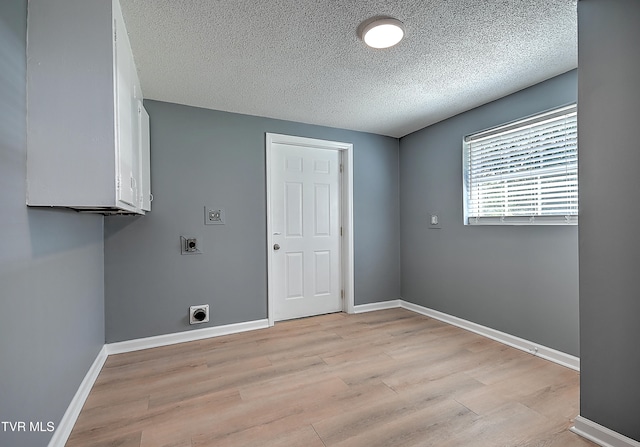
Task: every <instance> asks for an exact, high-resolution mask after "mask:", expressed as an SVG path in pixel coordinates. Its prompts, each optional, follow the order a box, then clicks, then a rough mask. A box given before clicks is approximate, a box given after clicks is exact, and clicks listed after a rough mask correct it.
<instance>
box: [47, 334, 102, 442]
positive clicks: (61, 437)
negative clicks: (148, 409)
mask: <svg viewBox="0 0 640 447" xmlns="http://www.w3.org/2000/svg"><path fill="white" fill-rule="evenodd" d="M107 356H108V355H107V349H106V346H103V347H102V349H101V350H100V352H98V356H97V357H96V359H95V360H94V361H93V364H92V365H91V367H90V368H89V371H87V374H86V375H85V376H84V379H83V380H82V382H81V383H80V386H79V387H78V391H76V394H75V396H73V399H71V403H70V404H69V406H68V407H67V411H65V412H64V415H63V416H62V419H61V420H60V423H58V426H57V427H56V430H55V432H54V433H53V436H52V437H51V440H50V441H49V447H64V445H65V444H66V443H67V439H69V435H70V434H71V430H73V426H74V425H75V423H76V420H77V419H78V415H79V414H80V410H82V406H83V405H84V403H85V401H86V400H87V397H88V396H89V392H91V388H92V387H93V384H94V383H95V381H96V379H97V378H98V374H100V370H101V369H102V366H103V365H104V362H105V361H106V360H107Z"/></svg>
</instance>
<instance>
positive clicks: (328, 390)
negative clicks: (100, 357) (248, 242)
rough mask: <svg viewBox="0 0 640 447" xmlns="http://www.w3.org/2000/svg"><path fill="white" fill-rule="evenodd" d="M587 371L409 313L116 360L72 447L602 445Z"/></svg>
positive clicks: (330, 321) (334, 320)
mask: <svg viewBox="0 0 640 447" xmlns="http://www.w3.org/2000/svg"><path fill="white" fill-rule="evenodd" d="M579 380H580V377H579V374H578V373H577V372H575V371H572V370H570V369H567V368H565V367H562V366H559V365H556V364H554V363H551V362H548V361H546V360H542V359H540V358H538V357H534V356H532V355H530V354H527V353H525V352H522V351H519V350H516V349H513V348H510V347H507V346H505V345H503V344H500V343H497V342H494V341H492V340H489V339H487V338H484V337H481V336H479V335H476V334H473V333H471V332H467V331H465V330H462V329H459V328H456V327H454V326H450V325H447V324H445V323H442V322H439V321H437V320H434V319H430V318H427V317H424V316H421V315H417V314H415V313H412V312H410V311H407V310H403V309H390V310H383V311H378V312H371V313H366V314H359V315H346V314H342V313H338V314H331V315H323V316H318V317H312V318H306V319H301V320H295V321H287V322H282V323H277V324H276V325H275V326H274V327H273V328H269V329H263V330H259V331H253V332H245V333H242V334H235V335H229V336H224V337H218V338H212V339H208V340H202V341H196V342H190V343H183V344H178V345H172V346H167V347H162V348H155V349H148V350H144V351H138V352H131V353H126V354H119V355H113V356H110V357H109V358H108V359H107V362H106V363H105V365H104V367H103V369H102V371H101V373H100V375H99V377H98V379H97V381H96V383H95V385H94V387H93V389H92V391H91V393H90V395H89V397H88V399H87V401H86V403H85V405H84V408H83V409H82V412H81V413H80V416H79V418H78V421H77V423H76V425H75V427H74V429H73V432H72V433H71V436H70V438H69V441H68V442H67V446H68V447H78V446H81V447H107V446H109V447H169V446H171V447H204V446H216V447H225V446H233V447H244V446H260V447H276V446H278V447H297V446H301V447H333V446H336V447H347V446H349V447H356V446H357V447H376V446H380V447H396V446H398V447H400V446H421V447H422V446H438V447H452V446H474V447H475V446H491V447H495V446H539V447H542V446H557V447H572V446H595V444H593V443H591V442H589V441H587V440H585V439H583V438H581V437H579V436H577V435H575V434H573V433H571V432H570V431H569V430H568V428H569V427H570V426H571V425H572V419H573V418H574V417H576V416H577V414H578V399H579Z"/></svg>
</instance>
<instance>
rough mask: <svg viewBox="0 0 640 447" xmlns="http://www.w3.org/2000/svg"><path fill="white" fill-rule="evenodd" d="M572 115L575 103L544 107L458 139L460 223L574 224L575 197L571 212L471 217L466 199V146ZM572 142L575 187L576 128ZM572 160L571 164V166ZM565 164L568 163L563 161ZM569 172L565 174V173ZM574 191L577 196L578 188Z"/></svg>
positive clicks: (468, 188)
mask: <svg viewBox="0 0 640 447" xmlns="http://www.w3.org/2000/svg"><path fill="white" fill-rule="evenodd" d="M573 114H576V120H577V104H576V103H570V104H565V105H563V106H560V107H554V108H553V109H549V110H545V111H542V112H539V113H535V114H533V115H529V116H526V117H523V118H519V119H516V120H513V121H510V122H507V123H504V124H500V125H498V126H493V127H490V128H488V129H484V130H481V131H477V132H473V133H470V134H468V135H466V136H464V138H463V139H462V195H463V218H464V225H577V224H578V210H577V206H578V202H577V199H576V205H575V206H576V213H575V214H573V213H571V214H562V215H560V214H556V215H544V214H543V215H535V214H534V215H507V214H506V213H505V215H501V216H473V215H471V210H470V209H469V200H470V195H471V187H470V185H469V170H470V157H471V148H470V145H471V143H472V142H473V141H478V140H484V139H487V138H489V137H493V136H496V137H497V136H499V135H503V134H505V133H509V132H514V131H517V130H522V129H526V128H527V127H533V126H535V125H536V124H539V123H542V122H545V121H549V120H552V119H557V118H559V117H564V116H567V115H569V116H570V115H573ZM575 136H576V138H575V141H576V163H575V166H576V174H575V175H576V180H575V181H576V187H577V188H579V184H578V180H577V156H578V155H577V151H578V148H577V127H576V131H575ZM572 165H573V163H572V164H571V166H572ZM567 166H570V165H569V164H567ZM571 175H572V174H570V173H568V175H567V177H568V176H571ZM577 194H578V195H579V189H578V192H577Z"/></svg>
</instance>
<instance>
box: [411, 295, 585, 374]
mask: <svg viewBox="0 0 640 447" xmlns="http://www.w3.org/2000/svg"><path fill="white" fill-rule="evenodd" d="M400 307H402V308H404V309H407V310H411V311H413V312H416V313H419V314H422V315H426V316H428V317H431V318H435V319H436V320H440V321H443V322H445V323H448V324H451V325H453V326H458V327H460V328H462V329H466V330H468V331H471V332H475V333H476V334H479V335H482V336H484V337H487V338H490V339H492V340H495V341H498V342H500V343H503V344H505V345H508V346H511V347H513V348H516V349H520V350H522V351H525V352H528V353H530V354H532V355H535V356H538V357H541V358H543V359H545V360H549V361H552V362H554V363H557V364H559V365H562V366H566V367H567V368H571V369H573V370H576V371H580V358H578V357H576V356H573V355H571V354H567V353H564V352H561V351H557V350H555V349H553V348H548V347H546V346H542V345H539V344H537V343H533V342H531V341H529V340H525V339H523V338H520V337H516V336H514V335H510V334H507V333H505V332H501V331H497V330H495V329H491V328H489V327H486V326H482V325H481V324H477V323H473V322H471V321H468V320H463V319H462V318H458V317H454V316H452V315H449V314H445V313H443V312H439V311H437V310H433V309H429V308H427V307H423V306H420V305H418V304H413V303H409V302H407V301H404V300H400Z"/></svg>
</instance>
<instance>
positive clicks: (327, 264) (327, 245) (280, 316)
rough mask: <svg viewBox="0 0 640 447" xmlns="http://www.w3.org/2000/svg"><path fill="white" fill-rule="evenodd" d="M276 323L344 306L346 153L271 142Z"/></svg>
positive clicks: (335, 310) (273, 284)
mask: <svg viewBox="0 0 640 447" xmlns="http://www.w3.org/2000/svg"><path fill="white" fill-rule="evenodd" d="M270 155H271V173H270V182H271V184H270V197H271V204H270V211H271V225H270V229H271V231H272V237H271V242H272V244H273V245H272V247H270V250H272V253H271V277H270V280H271V281H272V284H271V293H272V294H273V297H272V299H271V303H272V305H273V314H272V315H273V319H274V320H275V321H279V320H287V319H291V318H300V317H306V316H309V315H319V314H324V313H330V312H338V311H340V310H342V297H341V290H342V278H341V272H342V268H341V258H342V256H341V234H340V231H341V228H340V226H341V174H340V164H341V153H340V151H339V150H332V149H318V148H314V147H309V146H302V145H295V144H280V143H272V144H271V154H270Z"/></svg>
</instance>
